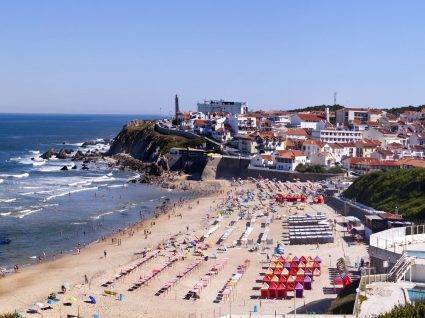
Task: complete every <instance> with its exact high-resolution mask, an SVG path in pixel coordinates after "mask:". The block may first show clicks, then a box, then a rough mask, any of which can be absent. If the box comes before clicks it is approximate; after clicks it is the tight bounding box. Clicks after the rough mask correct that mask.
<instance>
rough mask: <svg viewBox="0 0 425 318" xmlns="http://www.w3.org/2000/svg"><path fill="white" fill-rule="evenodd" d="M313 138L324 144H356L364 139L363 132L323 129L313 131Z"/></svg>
mask: <svg viewBox="0 0 425 318" xmlns="http://www.w3.org/2000/svg"><path fill="white" fill-rule="evenodd" d="M311 135H312V137H313V138H314V139H318V140H320V141H323V142H329V143H331V142H356V141H358V140H362V139H363V134H362V132H361V131H354V130H348V129H335V128H334V129H331V128H330V129H328V128H326V129H322V130H313V132H312V134H311Z"/></svg>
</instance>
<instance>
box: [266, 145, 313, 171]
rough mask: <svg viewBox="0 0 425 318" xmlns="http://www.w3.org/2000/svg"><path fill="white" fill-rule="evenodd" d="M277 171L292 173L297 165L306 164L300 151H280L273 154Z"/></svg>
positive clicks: (305, 158) (304, 157) (305, 159)
mask: <svg viewBox="0 0 425 318" xmlns="http://www.w3.org/2000/svg"><path fill="white" fill-rule="evenodd" d="M274 161H275V164H276V169H277V170H283V171H294V170H295V168H296V167H297V166H298V165H299V164H306V162H307V157H306V156H305V154H304V153H303V152H302V151H300V150H281V151H276V152H275V154H274Z"/></svg>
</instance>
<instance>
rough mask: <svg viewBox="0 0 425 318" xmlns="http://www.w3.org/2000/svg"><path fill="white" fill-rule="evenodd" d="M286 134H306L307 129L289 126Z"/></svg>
mask: <svg viewBox="0 0 425 318" xmlns="http://www.w3.org/2000/svg"><path fill="white" fill-rule="evenodd" d="M286 135H291V136H307V135H308V134H307V131H306V130H305V129H303V128H290V129H288V131H287V133H286Z"/></svg>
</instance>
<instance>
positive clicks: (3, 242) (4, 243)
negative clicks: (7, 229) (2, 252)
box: [0, 238, 12, 245]
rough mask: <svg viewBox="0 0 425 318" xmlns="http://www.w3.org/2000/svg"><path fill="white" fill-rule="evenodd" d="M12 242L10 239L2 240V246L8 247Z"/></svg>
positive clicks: (0, 241)
mask: <svg viewBox="0 0 425 318" xmlns="http://www.w3.org/2000/svg"><path fill="white" fill-rule="evenodd" d="M11 242H12V241H11V239H8V238H0V245H7V244H10V243H11Z"/></svg>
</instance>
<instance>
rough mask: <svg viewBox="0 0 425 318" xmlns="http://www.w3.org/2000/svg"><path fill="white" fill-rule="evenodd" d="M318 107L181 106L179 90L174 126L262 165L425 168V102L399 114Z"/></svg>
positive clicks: (218, 103) (362, 171) (221, 102)
mask: <svg viewBox="0 0 425 318" xmlns="http://www.w3.org/2000/svg"><path fill="white" fill-rule="evenodd" d="M316 108H317V109H320V110H313V111H284V110H278V111H264V110H255V111H251V110H248V106H247V103H246V102H235V101H225V100H209V101H204V102H201V103H198V104H197V111H180V108H179V101H178V97H177V95H176V97H175V114H174V120H173V122H172V128H173V129H178V130H181V131H187V132H192V133H194V134H197V135H200V136H204V137H208V138H211V139H213V140H215V141H216V142H218V143H220V145H222V147H224V148H225V149H227V153H228V154H230V155H236V156H243V157H248V158H250V160H251V166H252V167H256V168H264V169H272V170H279V171H295V170H299V171H302V170H301V169H304V171H305V169H307V171H308V169H309V168H310V169H311V167H316V170H317V167H322V168H319V169H322V170H323V169H324V170H328V171H341V170H345V171H348V172H349V173H351V174H353V175H363V174H365V173H367V172H370V171H375V170H384V169H393V168H411V167H425V160H424V157H425V106H424V107H423V108H422V109H420V110H418V111H404V112H401V113H400V114H399V115H395V114H393V113H391V112H388V111H386V110H384V109H376V108H354V107H353V108H351V107H343V106H339V105H334V106H333V107H332V108H333V109H335V110H332V111H331V110H330V107H326V106H323V107H316ZM329 169H330V170H329ZM312 171H313V170H312Z"/></svg>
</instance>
